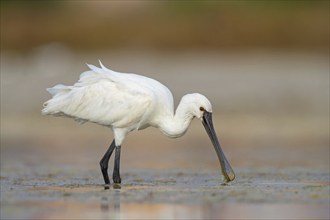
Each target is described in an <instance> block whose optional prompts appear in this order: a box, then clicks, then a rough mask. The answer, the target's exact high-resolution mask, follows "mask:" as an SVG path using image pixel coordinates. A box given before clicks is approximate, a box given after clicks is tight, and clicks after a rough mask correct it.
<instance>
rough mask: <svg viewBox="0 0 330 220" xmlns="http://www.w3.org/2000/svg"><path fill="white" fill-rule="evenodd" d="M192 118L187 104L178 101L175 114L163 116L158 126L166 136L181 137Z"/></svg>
mask: <svg viewBox="0 0 330 220" xmlns="http://www.w3.org/2000/svg"><path fill="white" fill-rule="evenodd" d="M193 118H194V116H193V115H192V114H191V112H190V111H189V108H188V106H187V105H186V104H185V103H183V102H180V104H179V106H178V108H177V109H176V112H175V115H171V116H168V117H167V118H164V120H163V121H162V123H161V126H160V127H159V128H160V130H161V131H162V132H163V133H164V134H165V135H166V136H168V137H171V138H177V137H181V136H182V135H184V134H185V133H186V131H187V129H188V127H189V125H190V122H191V121H192V119H193Z"/></svg>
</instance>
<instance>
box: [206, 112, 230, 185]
mask: <svg viewBox="0 0 330 220" xmlns="http://www.w3.org/2000/svg"><path fill="white" fill-rule="evenodd" d="M202 122H203V125H204V127H205V130H206V132H207V134H208V135H209V137H210V139H211V141H212V144H213V146H214V149H215V151H216V152H217V155H218V158H219V162H220V165H221V171H222V174H223V176H224V177H225V181H226V182H230V181H233V180H234V179H235V173H234V171H233V169H232V168H231V166H230V164H229V162H228V161H227V159H226V157H225V154H224V153H223V151H222V149H221V146H220V143H219V141H218V138H217V134H216V133H215V130H214V127H213V122H212V113H211V112H207V111H204V114H203V121H202Z"/></svg>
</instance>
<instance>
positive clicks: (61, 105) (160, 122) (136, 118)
mask: <svg viewBox="0 0 330 220" xmlns="http://www.w3.org/2000/svg"><path fill="white" fill-rule="evenodd" d="M99 62H100V68H99V67H96V66H94V65H89V64H87V66H88V67H89V69H90V70H88V71H86V72H83V73H82V74H81V75H80V78H79V80H78V82H76V83H75V84H74V85H72V86H65V85H62V84H59V85H56V86H54V87H52V88H48V89H47V91H48V92H49V93H50V94H51V95H52V98H51V99H50V100H48V101H46V102H45V103H44V105H43V107H44V108H43V109H42V114H44V115H54V116H64V117H69V118H73V119H74V120H76V121H78V122H81V123H84V122H93V123H97V124H100V125H103V126H107V127H109V128H111V130H112V132H113V134H114V140H113V141H112V143H111V145H110V146H109V148H108V150H107V151H106V152H105V154H104V156H103V157H102V159H101V161H100V166H101V171H102V174H103V178H104V182H105V185H106V186H107V185H109V184H110V180H109V176H108V163H109V159H110V157H111V154H112V152H113V151H114V149H115V161H114V169H113V175H112V179H113V182H114V183H117V184H120V183H121V178H120V173H119V167H120V151H121V145H122V143H123V140H124V139H125V137H126V135H127V134H128V133H129V132H132V131H135V130H142V129H145V128H147V127H149V126H152V127H156V128H158V129H159V130H160V131H161V132H162V133H164V134H165V135H166V136H168V137H170V138H177V137H181V136H182V135H184V134H185V132H186V131H187V129H188V127H189V125H190V122H191V121H192V120H193V118H195V117H196V118H198V119H200V120H201V121H202V124H203V125H204V127H205V130H206V132H207V134H208V136H209V138H210V139H211V142H212V144H213V146H214V149H215V151H216V153H217V156H218V159H219V162H220V166H221V171H222V174H223V176H224V179H225V182H230V181H232V180H234V178H235V174H234V171H233V169H232V168H231V166H230V164H229V162H228V161H227V159H226V157H225V155H224V153H223V151H222V149H221V146H220V143H219V141H218V138H217V135H216V132H215V130H214V127H213V122H212V105H211V103H210V101H209V100H208V99H207V98H206V97H205V96H203V95H201V94H199V93H193V94H187V95H184V96H183V97H182V99H181V101H180V103H179V105H178V107H177V109H176V111H175V112H174V104H173V96H172V93H171V92H170V90H169V89H168V88H167V87H166V86H164V85H163V84H161V83H160V82H158V81H156V80H154V79H151V78H148V77H145V76H141V75H137V74H132V73H119V72H116V71H113V70H110V69H108V68H106V67H105V66H104V65H103V64H102V63H101V61H99Z"/></svg>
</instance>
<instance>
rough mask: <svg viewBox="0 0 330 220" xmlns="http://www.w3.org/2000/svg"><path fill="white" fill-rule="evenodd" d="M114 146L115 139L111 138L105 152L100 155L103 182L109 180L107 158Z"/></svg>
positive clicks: (106, 182) (107, 182) (108, 182)
mask: <svg viewBox="0 0 330 220" xmlns="http://www.w3.org/2000/svg"><path fill="white" fill-rule="evenodd" d="M115 146H116V144H115V140H113V141H112V143H111V145H110V146H109V148H108V150H107V152H105V154H104V156H103V157H102V159H101V161H100V166H101V171H102V174H103V178H104V182H105V184H110V180H109V176H108V164H109V159H110V157H111V154H112V152H113V150H114V149H115ZM106 188H107V187H106Z"/></svg>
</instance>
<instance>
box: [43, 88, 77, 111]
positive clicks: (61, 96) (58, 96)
mask: <svg viewBox="0 0 330 220" xmlns="http://www.w3.org/2000/svg"><path fill="white" fill-rule="evenodd" d="M71 89H72V88H71V86H65V85H62V84H59V85H56V86H54V87H52V88H48V89H47V91H48V92H49V93H50V94H51V95H52V96H53V97H52V98H51V99H49V100H48V101H47V102H45V103H44V104H43V107H44V108H43V109H42V111H41V113H42V114H43V115H59V114H61V112H62V110H63V108H64V107H65V106H66V105H67V101H68V94H69V92H70V91H71Z"/></svg>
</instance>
